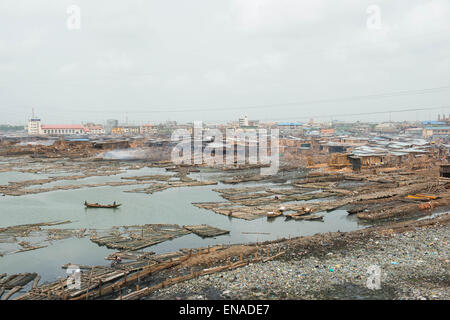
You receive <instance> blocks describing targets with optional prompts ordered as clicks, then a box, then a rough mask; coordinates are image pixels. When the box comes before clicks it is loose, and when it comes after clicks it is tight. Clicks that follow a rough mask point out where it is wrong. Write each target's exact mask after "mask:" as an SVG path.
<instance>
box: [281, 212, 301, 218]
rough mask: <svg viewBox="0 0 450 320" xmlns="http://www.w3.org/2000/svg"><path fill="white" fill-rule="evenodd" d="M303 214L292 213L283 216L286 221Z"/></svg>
mask: <svg viewBox="0 0 450 320" xmlns="http://www.w3.org/2000/svg"><path fill="white" fill-rule="evenodd" d="M304 214H305V213H303V212H294V213H286V214H285V215H284V216H285V217H286V218H288V219H290V218H293V217H300V216H302V215H304Z"/></svg>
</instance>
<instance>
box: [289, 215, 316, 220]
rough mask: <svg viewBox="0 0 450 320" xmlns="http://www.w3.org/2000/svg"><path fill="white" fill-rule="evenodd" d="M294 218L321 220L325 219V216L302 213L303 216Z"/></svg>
mask: <svg viewBox="0 0 450 320" xmlns="http://www.w3.org/2000/svg"><path fill="white" fill-rule="evenodd" d="M292 218H293V219H294V220H307V221H309V220H310V221H313V220H320V221H323V216H316V215H302V216H294V217H292Z"/></svg>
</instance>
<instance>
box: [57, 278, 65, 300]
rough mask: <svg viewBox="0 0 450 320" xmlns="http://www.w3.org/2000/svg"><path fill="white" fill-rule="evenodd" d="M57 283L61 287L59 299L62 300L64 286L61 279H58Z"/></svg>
mask: <svg viewBox="0 0 450 320" xmlns="http://www.w3.org/2000/svg"><path fill="white" fill-rule="evenodd" d="M58 282H59V285H60V286H61V294H60V298H62V297H64V284H63V282H62V278H61V277H58Z"/></svg>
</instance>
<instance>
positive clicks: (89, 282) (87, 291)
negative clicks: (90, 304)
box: [86, 267, 95, 300]
mask: <svg viewBox="0 0 450 320" xmlns="http://www.w3.org/2000/svg"><path fill="white" fill-rule="evenodd" d="M94 268H95V267H92V268H91V272H90V273H89V280H88V286H87V290H86V300H88V299H89V287H90V286H91V279H92V273H93V272H94Z"/></svg>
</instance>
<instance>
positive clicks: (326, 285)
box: [147, 219, 450, 300]
mask: <svg viewBox="0 0 450 320" xmlns="http://www.w3.org/2000/svg"><path fill="white" fill-rule="evenodd" d="M266 246H269V247H272V248H273V247H276V246H281V247H282V249H283V250H286V254H285V255H284V256H283V257H281V258H279V259H277V260H274V261H269V262H267V263H257V264H249V265H248V266H245V267H243V268H240V269H236V270H233V271H227V272H222V273H217V274H212V275H206V276H202V277H199V278H198V279H192V280H189V281H187V282H183V283H179V284H176V285H173V286H170V287H168V288H164V289H161V290H158V291H157V292H155V293H153V294H152V295H150V296H148V297H147V299H444V300H446V299H449V298H450V282H449V261H450V260H449V259H450V257H449V227H448V219H446V221H444V223H437V224H432V225H424V226H421V225H420V222H419V223H418V224H415V225H413V226H411V225H408V224H405V225H404V226H403V227H401V228H399V229H398V230H393V229H389V228H383V229H379V230H372V231H370V230H369V231H365V232H350V233H342V234H341V235H339V234H336V233H334V234H324V235H320V236H313V237H309V238H308V237H305V238H298V239H293V240H286V241H282V242H279V243H273V244H267V245H266ZM371 266H377V267H379V268H380V271H381V276H380V288H379V289H373V290H372V289H369V288H368V286H367V281H368V278H369V277H370V275H369V274H368V273H367V272H368V269H369V267H371Z"/></svg>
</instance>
